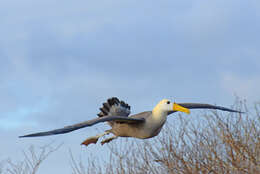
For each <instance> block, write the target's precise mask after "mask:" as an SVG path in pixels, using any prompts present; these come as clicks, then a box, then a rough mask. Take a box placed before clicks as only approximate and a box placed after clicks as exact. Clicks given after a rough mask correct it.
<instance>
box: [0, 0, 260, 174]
mask: <svg viewBox="0 0 260 174" xmlns="http://www.w3.org/2000/svg"><path fill="white" fill-rule="evenodd" d="M259 31H260V1H259V0H249V1H244V0H229V1H227V0H213V1H203V0H197V1H192V0H182V1H176V0H162V1H151V0H150V1H147V0H144V1H140V0H111V1H108V0H97V1H89V0H84V1H83V0H78V1H68V0H64V1H62V2H61V1H55V0H44V1H43V0H38V1H33V0H23V1H20V0H9V1H5V2H1V6H0V137H1V143H0V147H1V151H0V161H1V160H3V159H6V158H8V157H10V158H12V159H16V160H19V159H22V158H21V156H22V150H24V149H27V148H28V147H29V146H30V145H35V146H37V147H38V146H40V145H43V144H47V143H49V142H51V141H53V140H55V142H56V143H57V144H59V143H61V142H64V145H63V146H62V147H61V148H60V149H59V151H58V152H56V153H55V154H53V155H52V156H51V157H50V158H49V159H48V160H47V161H45V163H44V165H43V166H42V168H41V169H40V172H39V174H46V173H64V174H69V173H70V171H71V170H70V166H69V154H68V149H71V150H72V151H73V152H74V153H75V154H76V156H77V155H82V156H85V155H89V154H90V153H95V152H96V151H101V152H102V151H107V147H105V146H100V145H97V146H94V145H93V146H90V147H89V148H88V149H86V148H84V147H81V146H80V145H79V144H80V143H81V141H83V140H84V139H85V138H86V137H88V136H93V135H95V134H96V133H100V132H101V131H102V130H105V129H104V128H102V125H100V126H95V127H94V128H86V129H84V130H79V131H76V132H73V133H70V134H67V135H59V136H54V137H43V138H35V139H18V138H17V137H18V136H19V135H23V134H27V133H32V132H35V131H42V130H48V129H53V128H59V127H63V126H65V125H69V124H73V123H77V122H80V121H83V120H87V119H92V118H95V117H96V114H97V113H98V108H99V107H100V105H101V104H102V102H104V101H105V100H106V99H107V98H108V97H112V96H117V97H119V98H120V99H122V100H125V101H126V102H128V103H129V104H130V105H131V106H132V112H133V113H136V112H140V111H144V110H151V109H152V108H153V107H154V106H155V105H156V104H157V102H158V101H160V100H161V99H163V98H168V99H171V100H174V101H176V102H204V103H211V104H218V105H223V106H227V107H230V106H231V105H232V104H233V103H234V101H235V96H239V97H240V98H242V99H246V100H247V101H248V102H249V104H252V103H254V102H257V101H259V100H260V97H259V96H260V89H259V86H260V34H259ZM191 117H192V115H191ZM169 120H170V121H174V117H173V116H172V118H171V119H169ZM97 128H98V130H97ZM106 128H108V126H106ZM100 149H101V150H100ZM96 155H97V156H98V155H100V153H97V154H96ZM57 161H58V162H57Z"/></svg>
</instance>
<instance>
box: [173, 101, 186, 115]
mask: <svg viewBox="0 0 260 174" xmlns="http://www.w3.org/2000/svg"><path fill="white" fill-rule="evenodd" d="M172 109H173V110H174V111H180V112H185V113H187V114H190V110H189V109H187V108H184V107H182V106H180V105H178V104H176V103H173V108H172Z"/></svg>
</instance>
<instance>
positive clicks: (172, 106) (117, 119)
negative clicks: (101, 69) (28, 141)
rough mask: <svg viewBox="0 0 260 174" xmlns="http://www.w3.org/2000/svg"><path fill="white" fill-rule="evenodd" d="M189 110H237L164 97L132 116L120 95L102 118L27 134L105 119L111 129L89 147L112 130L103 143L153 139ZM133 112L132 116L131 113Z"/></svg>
mask: <svg viewBox="0 0 260 174" xmlns="http://www.w3.org/2000/svg"><path fill="white" fill-rule="evenodd" d="M189 109H217V110H222V111H228V112H237V113H242V112H240V111H236V110H233V109H229V108H225V107H222V106H215V105H210V104H202V103H178V104H177V103H175V102H171V101H170V100H168V99H163V100H161V101H160V102H159V103H158V104H157V105H156V106H155V107H154V108H153V110H152V111H145V112H141V113H138V114H134V115H130V106H129V105H128V104H127V103H125V102H124V101H122V100H121V101H120V100H119V99H118V98H116V97H112V98H109V99H108V100H107V102H105V103H103V106H102V107H101V108H100V113H99V114H97V115H98V118H96V119H92V120H88V121H84V122H81V123H78V124H74V125H71V126H66V127H64V128H61V129H55V130H51V131H47V132H38V133H33V134H28V135H24V136H20V138H23V137H38V136H48V135H56V134H64V133H68V132H71V131H74V130H77V129H81V128H84V127H89V126H92V125H95V124H97V123H101V122H107V123H108V124H109V125H110V126H111V129H109V130H106V131H105V132H104V133H102V134H99V135H96V136H93V137H89V138H87V139H86V140H85V141H83V142H82V143H81V144H82V145H86V146H88V145H89V144H91V143H94V144H96V143H97V141H98V139H99V138H100V137H103V136H105V135H107V134H110V133H112V134H113V136H112V137H110V138H107V139H105V140H103V141H101V144H102V145H103V144H105V143H108V142H110V141H112V140H113V139H116V138H118V137H134V138H140V139H147V138H152V137H154V136H156V135H158V134H159V132H160V131H161V129H162V127H163V125H164V124H165V122H166V120H167V116H168V115H170V114H172V113H174V112H177V111H180V112H184V113H187V114H189V113H190V110H189ZM129 115H130V116H129Z"/></svg>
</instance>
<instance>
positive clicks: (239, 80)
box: [222, 73, 260, 102]
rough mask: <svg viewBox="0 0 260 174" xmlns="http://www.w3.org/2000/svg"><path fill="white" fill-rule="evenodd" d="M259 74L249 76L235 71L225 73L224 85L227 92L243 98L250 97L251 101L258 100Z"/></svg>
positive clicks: (259, 93)
mask: <svg viewBox="0 0 260 174" xmlns="http://www.w3.org/2000/svg"><path fill="white" fill-rule="evenodd" d="M259 75H260V74H258V75H256V76H251V77H249V76H241V75H238V74H234V73H224V74H223V77H222V87H223V89H224V90H225V91H226V92H227V93H233V94H236V95H238V97H242V98H243V99H249V100H250V102H256V101H259V100H260V97H259V96H260V90H259V85H260V79H259Z"/></svg>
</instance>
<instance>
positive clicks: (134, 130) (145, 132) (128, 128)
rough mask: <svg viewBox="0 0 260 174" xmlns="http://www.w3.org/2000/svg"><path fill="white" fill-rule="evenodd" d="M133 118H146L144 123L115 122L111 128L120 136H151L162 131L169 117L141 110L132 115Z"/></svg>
mask: <svg viewBox="0 0 260 174" xmlns="http://www.w3.org/2000/svg"><path fill="white" fill-rule="evenodd" d="M130 117H131V118H139V119H145V122H143V123H137V124H129V123H115V124H113V126H112V129H111V130H110V131H111V133H113V134H114V135H116V136H118V137H135V138H141V139H145V138H151V137H154V136H156V135H158V133H159V132H160V130H161V128H162V127H163V125H164V123H165V122H166V118H167V117H160V118H156V117H155V116H154V115H153V112H152V111H146V112H141V113H139V114H135V115H132V116H130Z"/></svg>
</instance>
